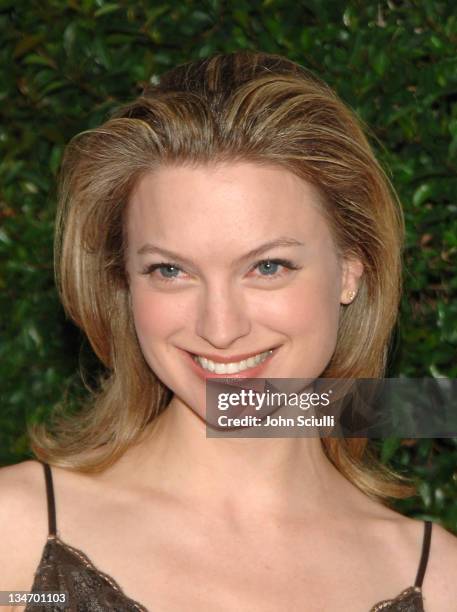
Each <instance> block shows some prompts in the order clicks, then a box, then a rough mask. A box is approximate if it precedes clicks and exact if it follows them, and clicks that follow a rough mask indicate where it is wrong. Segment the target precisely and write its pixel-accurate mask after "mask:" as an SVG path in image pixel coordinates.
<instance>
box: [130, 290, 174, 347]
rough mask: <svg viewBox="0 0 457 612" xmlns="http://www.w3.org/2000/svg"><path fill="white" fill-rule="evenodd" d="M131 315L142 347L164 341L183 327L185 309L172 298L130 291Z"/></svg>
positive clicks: (140, 291) (144, 291)
mask: <svg viewBox="0 0 457 612" xmlns="http://www.w3.org/2000/svg"><path fill="white" fill-rule="evenodd" d="M131 296H132V313H133V319H134V322H135V328H136V332H137V335H138V339H139V341H140V344H141V345H142V347H148V346H149V347H151V345H152V343H153V341H155V342H156V341H157V340H160V339H165V338H167V337H169V336H170V335H172V334H173V333H175V332H177V331H178V330H179V329H181V328H182V327H183V325H185V319H186V309H185V308H184V306H183V305H182V303H181V302H180V300H179V299H174V298H173V296H170V295H166V294H160V293H152V292H151V291H147V290H140V289H138V290H135V289H132V291H131Z"/></svg>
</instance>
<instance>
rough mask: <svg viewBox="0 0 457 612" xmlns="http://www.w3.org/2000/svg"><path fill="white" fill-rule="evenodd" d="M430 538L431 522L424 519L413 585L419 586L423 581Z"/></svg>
mask: <svg viewBox="0 0 457 612" xmlns="http://www.w3.org/2000/svg"><path fill="white" fill-rule="evenodd" d="M431 539H432V523H431V522H430V521H424V539H423V542H422V554H421V559H420V563H419V568H418V570H417V576H416V582H415V583H414V586H416V587H419V588H421V587H422V583H423V581H424V576H425V570H426V569H427V562H428V556H429V553H430V541H431Z"/></svg>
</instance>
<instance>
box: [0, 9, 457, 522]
mask: <svg viewBox="0 0 457 612" xmlns="http://www.w3.org/2000/svg"><path fill="white" fill-rule="evenodd" d="M0 35H1V40H2V41H3V43H2V46H1V48H0V114H1V124H0V150H1V156H0V288H1V294H0V312H1V321H0V329H1V344H0V376H1V381H2V386H1V408H0V465H7V464H10V463H14V462H17V461H20V460H22V459H24V458H27V457H28V456H29V451H28V447H27V439H26V436H25V434H24V431H25V422H26V420H27V419H32V420H33V419H42V418H45V416H46V415H47V414H48V413H49V410H50V408H51V407H52V406H53V404H55V403H56V402H57V401H59V400H60V399H61V397H62V394H63V393H64V390H65V392H68V393H69V395H70V397H74V398H77V397H82V394H83V392H82V385H81V384H80V382H79V377H78V359H79V357H80V355H81V358H82V362H83V363H84V364H85V367H86V369H87V370H88V371H89V372H93V371H95V370H96V369H97V365H96V363H95V360H94V358H93V356H92V354H91V351H90V349H89V348H88V346H87V344H85V343H84V341H83V339H82V337H81V336H80V333H79V331H78V330H76V329H75V328H74V327H73V326H72V325H71V324H70V323H69V322H68V321H66V320H65V316H64V314H63V311H62V309H61V307H60V304H59V302H58V299H57V297H56V292H55V289H54V283H53V270H52V232H53V217H54V210H55V179H56V173H57V171H58V168H59V162H60V160H61V156H62V151H63V148H64V145H65V143H66V142H68V140H69V139H70V138H71V137H72V136H73V135H74V134H76V133H77V132H80V131H82V130H83V129H87V128H90V127H94V126H96V125H97V124H99V123H101V122H102V121H103V120H105V119H106V118H107V117H108V114H109V112H110V110H111V109H113V108H114V107H115V106H116V105H118V104H119V103H123V102H126V101H128V100H130V99H132V98H134V97H135V96H137V95H138V94H139V93H141V91H142V88H143V86H144V84H145V83H147V82H148V80H149V79H150V78H151V77H152V76H153V75H158V74H160V73H162V72H163V71H164V70H166V69H168V68H169V67H172V66H174V65H176V64H178V63H182V62H184V61H187V60H189V59H193V58H199V57H205V56H208V55H210V54H212V53H215V52H227V51H234V50H237V49H240V48H249V49H260V50H264V51H269V52H274V53H279V54H282V55H286V56H287V57H289V58H290V59H293V60H295V61H298V62H299V63H301V64H303V65H305V66H307V67H309V68H310V69H311V70H313V71H315V72H316V73H317V74H319V75H320V76H322V77H323V78H324V79H325V80H326V81H327V82H328V83H329V84H330V85H332V86H333V87H334V88H335V89H336V90H337V92H338V93H339V95H340V96H341V97H342V99H343V100H344V101H345V102H346V103H347V104H349V105H350V106H351V107H352V108H353V109H354V110H355V111H356V112H357V113H358V115H359V116H360V118H361V119H362V120H363V121H364V122H365V123H366V124H367V126H369V130H370V136H371V139H372V142H373V146H374V148H375V150H376V152H377V154H378V156H379V158H380V159H381V161H382V163H383V164H384V166H385V167H386V168H388V169H389V172H390V175H391V178H392V181H393V183H394V185H395V187H396V188H397V190H398V192H399V194H400V197H401V200H402V202H403V205H404V210H405V215H406V221H407V241H406V248H405V268H404V269H405V292H404V299H403V303H402V309H401V317H400V324H399V327H398V332H397V335H396V348H395V350H394V351H393V352H392V359H391V365H390V370H389V373H390V375H398V374H402V375H406V376H417V377H419V376H435V377H439V376H449V377H453V378H455V377H456V376H457V362H456V347H457V302H456V300H455V298H456V293H457V277H456V274H455V270H456V269H457V215H456V211H457V203H456V195H455V194H456V193H457V172H456V169H457V105H456V104H455V102H456V100H457V59H456V48H457V16H456V14H455V4H454V0H443V1H433V0H418V1H414V0H409V1H407V0H404V1H401V0H397V1H393V0H389V1H388V2H386V1H385V0H382V1H374V0H359V1H357V0H302V1H299V0H233V1H224V0H198V1H195V0H168V1H166V2H160V1H157V2H156V1H151V0H150V1H145V0H118V1H116V2H106V1H105V0H69V1H68V2H65V1H62V0H28V1H24V0H22V2H21V1H19V2H18V0H0ZM380 450H381V455H382V458H383V460H384V461H385V462H387V463H389V464H390V465H392V466H394V467H395V468H396V469H399V470H400V471H402V472H404V473H405V474H407V475H412V476H413V477H414V478H416V479H417V480H418V482H419V490H420V495H419V496H418V497H415V498H411V499H410V500H407V501H403V502H398V503H397V506H398V508H399V509H401V510H402V511H404V512H406V513H408V514H410V515H411V516H416V517H421V518H432V519H434V520H437V521H440V522H441V523H442V524H443V525H445V526H446V527H448V528H449V529H453V530H455V531H456V532H457V503H456V501H457V471H456V470H457V438H455V439H450V438H448V439H440V440H425V439H423V440H419V441H418V440H399V439H388V440H385V441H383V442H382V443H380Z"/></svg>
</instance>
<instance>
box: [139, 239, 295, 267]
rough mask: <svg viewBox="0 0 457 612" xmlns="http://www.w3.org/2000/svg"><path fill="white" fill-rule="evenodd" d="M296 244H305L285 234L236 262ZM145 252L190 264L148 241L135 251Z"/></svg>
mask: <svg viewBox="0 0 457 612" xmlns="http://www.w3.org/2000/svg"><path fill="white" fill-rule="evenodd" d="M298 246H305V245H304V244H303V242H300V241H298V240H296V239H295V238H289V237H287V236H284V237H281V238H278V239H276V240H270V241H269V242H265V243H264V244H261V245H259V246H258V247H256V248H255V249H252V250H251V251H249V252H248V253H245V254H244V255H242V256H241V257H240V258H238V260H237V262H236V263H243V262H245V261H247V260H249V259H254V258H255V257H258V256H259V255H262V254H263V253H265V252H266V251H269V250H270V249H274V248H275V247H298ZM145 254H158V255H162V256H164V257H169V258H170V259H173V260H174V261H176V262H177V263H183V264H186V265H189V264H192V262H191V261H190V260H188V259H186V258H184V257H181V256H180V255H178V254H177V253H173V251H169V250H168V249H162V248H160V247H158V246H155V245H153V244H150V243H147V244H144V245H143V246H142V247H141V248H140V249H138V251H137V255H145Z"/></svg>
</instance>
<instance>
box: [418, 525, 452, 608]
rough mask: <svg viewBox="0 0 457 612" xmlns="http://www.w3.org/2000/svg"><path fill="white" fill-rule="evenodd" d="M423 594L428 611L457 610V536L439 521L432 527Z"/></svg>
mask: <svg viewBox="0 0 457 612" xmlns="http://www.w3.org/2000/svg"><path fill="white" fill-rule="evenodd" d="M423 594H424V601H425V609H426V610H427V612H435V611H436V612H439V611H440V610H449V611H453V612H457V537H456V536H455V535H454V534H452V533H451V532H449V531H448V530H447V529H444V527H441V525H438V524H437V523H434V524H433V528H432V539H431V544H430V556H429V560H428V565H427V571H426V574H425V579H424V584H423Z"/></svg>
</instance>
